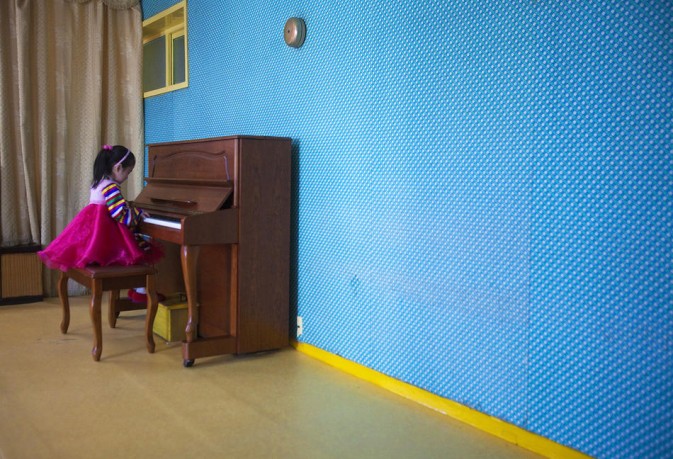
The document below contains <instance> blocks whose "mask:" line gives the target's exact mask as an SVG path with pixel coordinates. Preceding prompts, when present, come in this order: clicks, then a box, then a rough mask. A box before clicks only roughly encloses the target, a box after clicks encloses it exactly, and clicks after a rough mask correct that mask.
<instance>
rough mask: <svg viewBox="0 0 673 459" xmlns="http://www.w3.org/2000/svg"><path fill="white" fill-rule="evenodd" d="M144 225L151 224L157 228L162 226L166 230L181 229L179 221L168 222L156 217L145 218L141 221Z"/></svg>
mask: <svg viewBox="0 0 673 459" xmlns="http://www.w3.org/2000/svg"><path fill="white" fill-rule="evenodd" d="M143 222H144V223H151V224H153V225H157V226H164V227H166V228H174V229H178V230H179V229H182V223H181V222H180V220H169V219H165V218H157V217H147V218H146V219H145V220H143Z"/></svg>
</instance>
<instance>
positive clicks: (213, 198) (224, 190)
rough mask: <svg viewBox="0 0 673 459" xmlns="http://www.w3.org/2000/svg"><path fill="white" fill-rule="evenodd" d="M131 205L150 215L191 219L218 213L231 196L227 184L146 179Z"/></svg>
mask: <svg viewBox="0 0 673 459" xmlns="http://www.w3.org/2000/svg"><path fill="white" fill-rule="evenodd" d="M146 180H147V181H148V183H147V186H145V188H143V190H142V191H141V192H140V194H139V195H138V197H137V198H136V199H135V201H134V205H135V206H137V207H140V208H142V209H146V210H148V211H150V213H152V211H155V212H166V213H168V214H178V215H195V214H200V213H205V212H214V211H216V210H219V209H221V208H222V207H223V206H224V204H225V202H226V201H227V199H228V198H229V196H230V195H231V193H232V190H233V185H232V183H231V182H229V181H226V180H224V181H219V182H217V181H212V180H198V179H196V180H180V179H173V180H171V179H151V178H147V179H146Z"/></svg>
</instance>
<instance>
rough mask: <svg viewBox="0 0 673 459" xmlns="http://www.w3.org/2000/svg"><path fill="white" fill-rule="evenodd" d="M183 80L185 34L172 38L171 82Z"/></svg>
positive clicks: (181, 81)
mask: <svg viewBox="0 0 673 459" xmlns="http://www.w3.org/2000/svg"><path fill="white" fill-rule="evenodd" d="M184 82H185V36H184V35H181V36H179V37H177V38H175V39H173V84H178V83H184Z"/></svg>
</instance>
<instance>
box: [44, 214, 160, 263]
mask: <svg viewBox="0 0 673 459" xmlns="http://www.w3.org/2000/svg"><path fill="white" fill-rule="evenodd" d="M38 255H39V256H40V258H41V259H42V261H43V262H44V264H45V265H47V266H48V267H49V268H51V269H60V270H61V271H67V270H68V269H70V268H83V267H84V266H87V265H99V266H109V265H120V266H130V265H141V264H154V263H156V262H157V261H159V259H161V257H162V256H163V250H162V248H161V246H160V245H158V244H157V243H156V242H155V241H149V248H148V250H143V249H141V248H140V247H139V245H138V241H136V236H135V235H134V234H133V232H132V231H131V230H130V229H129V228H128V227H127V226H125V225H122V224H121V223H118V222H116V221H115V220H113V219H112V217H111V216H110V214H109V212H108V210H107V208H106V207H105V206H104V205H102V204H89V205H87V206H86V207H85V208H84V209H82V210H81V211H80V212H79V213H78V214H77V215H76V216H75V218H73V220H72V221H71V222H70V223H69V224H68V226H66V227H65V229H64V230H63V232H62V233H61V234H59V235H58V237H57V238H56V239H54V240H53V241H52V243H51V244H49V245H48V246H47V248H45V249H44V250H42V251H41V252H38Z"/></svg>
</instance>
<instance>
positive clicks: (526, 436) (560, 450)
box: [291, 341, 591, 459]
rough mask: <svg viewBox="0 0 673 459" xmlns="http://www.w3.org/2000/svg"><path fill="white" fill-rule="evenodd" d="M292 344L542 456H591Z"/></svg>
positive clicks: (578, 458)
mask: <svg viewBox="0 0 673 459" xmlns="http://www.w3.org/2000/svg"><path fill="white" fill-rule="evenodd" d="M291 344H292V346H293V347H294V348H295V349H297V350H298V351H299V352H301V353H303V354H306V355H308V356H311V357H313V358H315V359H317V360H320V361H322V362H324V363H326V364H328V365H331V366H333V367H335V368H338V369H339V370H342V371H344V372H346V373H349V374H351V375H353V376H356V377H358V378H360V379H363V380H365V381H369V382H371V383H373V384H376V385H377V386H380V387H382V388H384V389H386V390H389V391H390V392H393V393H395V394H397V395H401V396H402V397H404V398H407V399H409V400H412V401H415V402H417V403H420V404H421V405H424V406H426V407H428V408H431V409H433V410H435V411H439V412H440V413H442V414H445V415H447V416H450V417H452V418H454V419H457V420H459V421H461V422H464V423H466V424H469V425H471V426H473V427H476V428H477V429H480V430H483V431H484V432H488V433H490V434H491V435H495V436H496V437H499V438H502V439H503V440H506V441H508V442H510V443H514V444H515V445H519V446H520V447H522V448H525V449H527V450H530V451H533V452H535V453H537V454H540V455H542V456H545V457H548V458H552V459H591V456H587V455H586V454H584V453H581V452H579V451H576V450H574V449H572V448H569V447H567V446H563V445H561V444H559V443H556V442H554V441H552V440H550V439H548V438H545V437H542V436H540V435H536V434H534V433H532V432H529V431H527V430H525V429H522V428H521V427H517V426H515V425H514V424H510V423H508V422H505V421H502V420H500V419H498V418H495V417H493V416H489V415H487V414H484V413H481V412H479V411H476V410H474V409H472V408H469V407H467V406H465V405H461V404H460V403H456V402H454V401H452V400H449V399H446V398H443V397H440V396H438V395H435V394H433V393H431V392H428V391H425V390H423V389H419V388H418V387H415V386H412V385H411V384H408V383H405V382H402V381H400V380H398V379H395V378H391V377H390V376H386V375H384V374H383V373H379V372H378V371H375V370H372V369H371V368H367V367H365V366H364V365H360V364H359V363H355V362H352V361H350V360H347V359H344V358H343V357H339V356H338V355H335V354H332V353H330V352H327V351H324V350H322V349H320V348H317V347H315V346H312V345H310V344H306V343H300V342H297V341H293V342H292V343H291Z"/></svg>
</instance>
